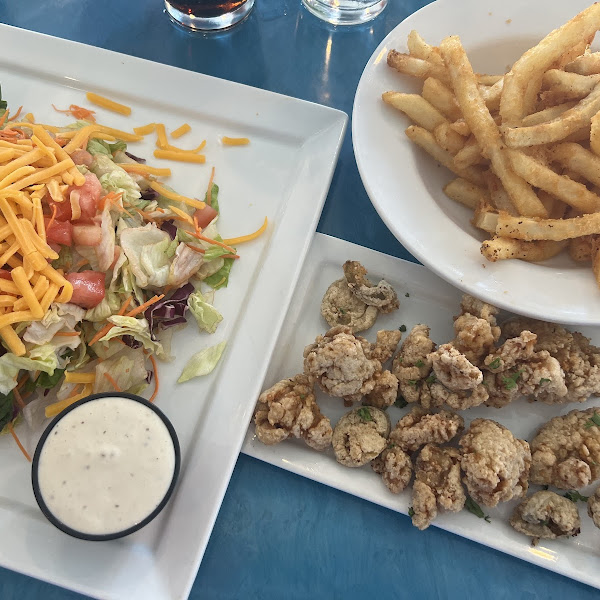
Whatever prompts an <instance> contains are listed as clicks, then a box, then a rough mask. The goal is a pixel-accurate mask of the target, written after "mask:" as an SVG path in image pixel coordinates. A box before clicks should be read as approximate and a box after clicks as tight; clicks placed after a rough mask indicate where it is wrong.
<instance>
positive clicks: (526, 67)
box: [500, 4, 600, 127]
mask: <svg viewBox="0 0 600 600" xmlns="http://www.w3.org/2000/svg"><path fill="white" fill-rule="evenodd" d="M598 29H600V4H592V5H591V6H590V7H589V8H587V9H585V10H584V11H582V12H581V13H579V14H578V15H577V16H576V17H574V18H573V19H571V20H570V21H568V22H567V23H565V24H564V25H563V26H562V27H560V28H558V29H555V30H554V31H552V32H551V33H550V34H548V35H547V36H546V37H545V38H544V39H543V40H542V41H541V42H539V44H537V46H534V47H533V48H531V49H530V50H528V51H527V52H525V54H523V56H521V58H519V59H518V60H517V61H516V62H515V63H514V64H513V66H512V68H511V70H510V71H509V72H508V73H507V74H506V75H505V76H504V89H503V92H502V99H501V101H500V115H501V116H502V120H503V122H504V123H505V124H506V125H508V126H511V127H514V126H516V125H519V124H520V121H521V119H522V118H523V117H525V116H526V112H525V98H524V95H525V91H526V90H527V86H528V84H529V82H530V81H531V80H532V79H534V78H536V76H538V75H539V74H540V73H544V72H545V71H547V70H548V69H549V68H550V67H552V66H553V64H554V63H555V62H556V61H558V60H560V58H561V56H563V55H564V54H565V53H566V52H568V51H569V50H570V49H572V48H573V47H574V46H577V45H579V44H580V43H581V40H587V39H591V38H592V37H593V36H594V35H595V33H596V31H598Z"/></svg>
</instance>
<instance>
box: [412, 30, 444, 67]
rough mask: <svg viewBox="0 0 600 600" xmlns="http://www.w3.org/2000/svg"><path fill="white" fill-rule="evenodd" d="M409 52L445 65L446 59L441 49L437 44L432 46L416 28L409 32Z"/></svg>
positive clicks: (417, 56) (422, 58) (416, 56)
mask: <svg viewBox="0 0 600 600" xmlns="http://www.w3.org/2000/svg"><path fill="white" fill-rule="evenodd" d="M406 45H407V46H408V52H409V53H410V55H411V56H414V57H415V58H420V59H421V60H426V61H428V62H431V63H434V64H437V65H440V66H441V67H443V66H444V59H443V58H442V57H441V55H440V51H439V49H438V48H436V47H435V46H430V45H429V44H428V43H427V42H426V41H425V40H424V39H423V38H422V37H421V36H420V34H419V32H418V31H415V30H414V29H413V30H412V31H411V32H410V33H409V34H408V38H407V41H406Z"/></svg>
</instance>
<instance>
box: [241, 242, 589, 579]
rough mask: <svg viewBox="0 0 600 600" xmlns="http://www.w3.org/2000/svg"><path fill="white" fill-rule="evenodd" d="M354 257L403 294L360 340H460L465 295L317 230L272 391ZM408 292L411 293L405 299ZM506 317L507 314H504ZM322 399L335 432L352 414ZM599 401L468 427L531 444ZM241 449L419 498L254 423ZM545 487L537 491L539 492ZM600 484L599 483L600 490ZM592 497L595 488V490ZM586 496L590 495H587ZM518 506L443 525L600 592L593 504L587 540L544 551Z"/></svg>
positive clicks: (514, 413) (400, 500)
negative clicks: (513, 518)
mask: <svg viewBox="0 0 600 600" xmlns="http://www.w3.org/2000/svg"><path fill="white" fill-rule="evenodd" d="M346 260H358V261H360V262H361V263H362V264H363V265H364V266H365V267H366V269H367V270H368V271H369V278H370V279H371V280H373V281H379V279H381V278H384V279H386V281H388V282H389V283H391V284H392V285H393V287H394V288H395V289H396V291H397V292H398V296H399V298H400V309H399V310H398V311H395V312H394V313H392V314H390V315H381V316H380V317H379V318H378V320H377V322H376V324H375V325H374V326H373V327H372V328H371V329H370V330H369V331H366V332H362V333H361V334H360V335H362V336H364V337H366V338H367V339H368V340H369V341H373V342H374V341H375V339H374V338H375V331H376V330H379V329H394V328H397V327H399V326H401V325H406V328H407V331H410V330H411V328H412V327H413V326H414V325H416V324H417V323H426V324H427V325H430V326H431V338H432V339H433V340H434V341H436V342H438V343H444V342H447V341H449V340H451V339H452V338H453V337H454V331H453V328H452V322H453V321H452V316H453V315H455V314H457V313H458V312H459V304H460V299H461V293H460V292H459V291H458V290H456V289H455V288H453V287H451V286H450V285H449V284H447V283H446V282H444V281H443V280H442V279H440V278H438V277H437V276H436V275H434V274H433V273H431V272H430V271H428V270H427V269H425V268H424V267H421V266H419V265H417V264H414V263H410V262H406V261H403V260H400V259H398V258H394V257H391V256H387V255H385V254H381V253H379V252H375V251H373V250H369V249H368V248H363V247H361V246H356V245H354V244H350V243H349V242H345V241H342V240H338V239H335V238H331V237H328V236H325V235H322V234H317V235H316V236H315V239H314V241H313V244H312V246H311V248H310V251H309V253H308V256H307V259H306V262H305V263H304V268H303V270H302V273H301V275H300V279H299V281H298V285H297V287H296V291H295V292H294V298H293V300H292V303H291V304H290V308H289V310H288V314H287V316H286V319H285V323H284V326H283V328H282V330H281V333H280V335H279V339H278V340H277V345H276V348H275V351H274V353H273V360H272V362H271V365H270V367H269V370H268V373H267V377H266V379H265V389H266V387H268V386H270V385H272V384H274V383H275V382H277V381H279V380H281V379H284V378H286V377H291V376H293V375H295V374H296V373H301V372H302V360H303V359H302V351H303V349H304V347H305V346H306V345H307V344H309V343H311V342H312V341H313V340H314V338H315V337H316V336H317V335H319V334H321V333H323V332H324V331H325V330H326V329H327V323H326V322H325V321H324V319H323V318H322V317H321V314H320V310H319V309H320V303H321V299H322V297H323V294H324V293H325V290H326V289H327V287H328V286H329V284H330V283H332V282H333V281H335V280H336V279H339V278H340V277H343V273H342V268H341V267H342V264H343V263H344V262H345V261H346ZM405 294H408V297H406V296H405ZM502 316H503V317H505V316H508V314H507V313H503V315H502ZM577 329H578V330H579V331H581V332H582V333H583V334H584V335H587V336H588V337H590V338H591V339H592V343H595V344H600V332H599V331H598V328H591V327H578V328H577ZM317 401H318V403H319V406H320V407H321V410H322V412H323V413H324V414H325V415H327V416H328V417H329V418H330V419H331V423H332V425H333V426H335V424H336V423H337V421H338V419H339V418H340V417H341V416H342V415H343V414H344V413H346V412H347V411H348V410H350V409H348V408H344V406H343V402H342V401H341V400H340V399H339V398H331V397H329V396H326V395H325V394H323V393H321V392H318V393H317ZM598 404H600V403H599V402H598V399H597V398H594V399H592V400H589V401H588V402H585V403H582V404H577V405H573V404H569V405H566V406H555V407H553V406H548V405H544V404H541V403H535V404H528V403H527V402H525V401H519V402H516V403H514V404H512V405H509V406H506V407H504V408H502V409H495V408H488V407H479V408H474V409H470V410H468V411H466V412H465V411H463V412H462V413H461V414H462V416H463V417H464V418H465V424H466V426H468V423H469V422H470V421H471V420H472V419H475V418H478V417H484V418H488V419H494V420H496V421H498V422H499V423H501V424H503V425H504V426H506V427H508V428H509V429H510V430H511V431H512V432H513V433H514V434H515V435H516V436H517V437H520V438H523V439H527V440H531V439H532V437H533V436H534V435H535V432H536V431H537V429H538V427H539V426H540V425H541V424H542V423H544V422H546V421H547V420H548V419H550V418H551V417H554V416H556V415H559V414H561V415H562V414H565V413H567V412H569V411H570V410H573V409H574V408H577V409H580V408H581V409H583V408H588V407H590V406H595V405H598ZM407 411H408V409H398V408H396V407H394V406H392V407H390V408H389V409H388V413H389V415H390V419H391V421H392V426H393V425H394V424H395V423H396V422H397V421H398V419H399V418H400V416H401V415H403V414H405V413H406V412H407ZM242 452H244V453H245V454H248V455H250V456H253V457H255V458H258V459H260V460H264V461H266V462H268V463H271V464H273V465H275V466H277V467H281V468H282V469H286V470H288V471H292V472H293V473H297V474H298V475H303V476H304V477H308V478H310V479H313V480H315V481H320V482H321V483H325V484H326V485H329V486H331V487H334V488H337V489H340V490H343V491H345V492H348V493H350V494H353V495H355V496H359V497H360V498H364V499H365V500H369V501H371V502H375V503H376V504H379V505H381V506H386V507H387V508H391V509H392V510H395V511H397V512H401V513H404V514H407V512H408V507H409V505H410V504H411V501H410V498H411V492H410V490H405V491H404V492H402V493H401V494H399V495H394V494H392V493H391V492H390V491H389V490H388V489H387V487H386V486H385V485H384V484H383V482H382V480H381V477H380V476H378V475H376V474H375V473H374V472H373V470H372V469H371V467H370V466H369V465H366V466H364V467H362V468H359V469H349V468H347V467H343V466H342V465H340V464H338V463H337V462H336V460H335V456H334V454H333V450H332V449H329V450H328V451H326V452H323V453H319V452H316V451H315V450H312V449H311V448H309V447H308V446H306V445H305V444H304V443H303V442H301V441H299V440H287V441H285V442H283V443H281V444H279V445H277V446H265V445H264V444H262V443H261V442H259V441H258V440H257V439H256V436H255V433H254V426H253V425H251V426H250V428H249V429H248V433H247V434H246V440H245V442H244V446H243V448H242ZM533 487H535V488H536V489H539V488H538V486H533ZM594 487H595V486H591V489H593V488H594ZM588 491H589V490H588ZM582 493H583V494H586V491H585V490H584V491H582ZM515 504H516V501H513V502H507V503H504V504H502V505H500V506H498V507H497V508H493V509H485V507H483V508H484V509H485V512H486V514H489V516H490V518H491V522H490V523H486V522H484V521H483V520H480V519H478V518H477V517H476V516H474V515H472V514H471V513H469V512H467V511H462V512H461V513H458V514H444V515H440V516H439V517H438V518H437V519H436V520H435V521H434V524H435V525H436V526H437V527H441V528H442V529H445V530H447V531H451V532H453V533H456V534H458V535H461V536H463V537H466V538H468V539H471V540H474V541H477V542H479V543H481V544H484V545H486V546H490V547H492V548H496V549H497V550H501V551H502V552H506V553H508V554H512V555H513V556H517V557H518V558H522V559H523V560H527V561H529V562H532V563H535V564H537V565H539V566H541V567H544V568H546V569H550V570H552V571H556V572H557V573H561V574H563V575H566V576H568V577H572V578H573V579H577V580H579V581H583V582H584V583H587V584H589V585H593V586H595V587H600V573H599V572H598V568H597V565H598V559H599V558H600V550H599V549H598V531H597V530H596V528H595V527H594V525H593V523H592V520H591V519H590V518H589V517H588V516H587V511H586V507H585V505H584V504H581V503H580V504H579V512H580V514H581V521H582V526H581V531H582V532H581V534H580V535H579V536H578V537H576V538H571V539H568V540H560V541H547V540H542V541H541V542H540V543H539V544H538V545H537V546H536V547H535V548H534V547H532V545H531V543H530V540H529V538H527V537H525V536H523V535H521V534H518V533H517V532H515V531H514V530H513V529H512V528H511V527H510V525H509V524H508V517H509V515H510V513H511V512H512V509H513V508H514V506H515Z"/></svg>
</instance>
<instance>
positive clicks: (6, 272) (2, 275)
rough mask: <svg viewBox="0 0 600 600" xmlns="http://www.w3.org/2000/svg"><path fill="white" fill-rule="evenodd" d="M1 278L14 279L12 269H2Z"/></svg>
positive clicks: (0, 270) (0, 271)
mask: <svg viewBox="0 0 600 600" xmlns="http://www.w3.org/2000/svg"><path fill="white" fill-rule="evenodd" d="M0 279H8V280H9V281H12V277H11V275H10V271H7V270H6V269H0Z"/></svg>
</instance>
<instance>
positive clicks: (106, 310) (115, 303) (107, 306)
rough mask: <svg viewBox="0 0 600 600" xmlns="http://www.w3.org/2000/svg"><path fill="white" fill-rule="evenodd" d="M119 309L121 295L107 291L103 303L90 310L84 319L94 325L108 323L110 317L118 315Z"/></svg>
mask: <svg viewBox="0 0 600 600" xmlns="http://www.w3.org/2000/svg"><path fill="white" fill-rule="evenodd" d="M119 308H121V298H120V296H119V294H117V293H115V292H111V291H110V290H107V291H106V294H105V296H104V298H102V302H100V304H98V306H95V307H94V308H90V309H88V311H87V312H86V313H85V316H84V319H85V320H86V321H91V322H92V323H102V322H104V321H106V319H108V317H110V316H111V315H114V314H115V313H117V312H118V311H119Z"/></svg>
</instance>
